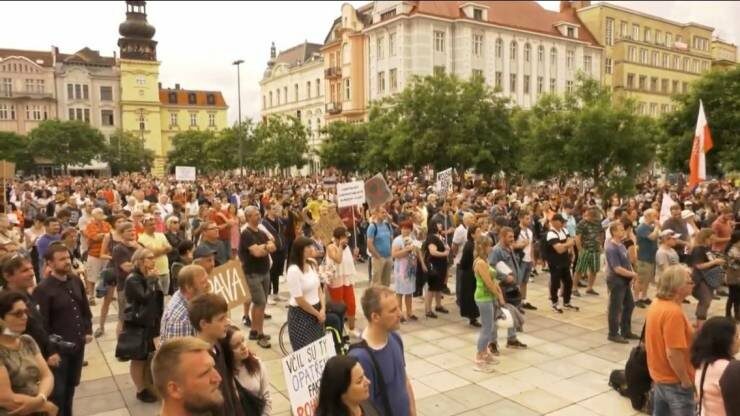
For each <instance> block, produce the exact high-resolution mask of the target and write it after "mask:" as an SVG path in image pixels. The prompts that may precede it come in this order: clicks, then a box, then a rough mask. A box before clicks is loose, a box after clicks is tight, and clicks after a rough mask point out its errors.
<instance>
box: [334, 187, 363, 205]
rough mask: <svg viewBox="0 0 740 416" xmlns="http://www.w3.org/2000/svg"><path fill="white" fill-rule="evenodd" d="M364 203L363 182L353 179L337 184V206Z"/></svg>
mask: <svg viewBox="0 0 740 416" xmlns="http://www.w3.org/2000/svg"><path fill="white" fill-rule="evenodd" d="M364 203H365V184H364V183H363V182H362V181H354V182H347V183H338V184H337V207H339V208H344V207H353V206H357V205H362V204H364Z"/></svg>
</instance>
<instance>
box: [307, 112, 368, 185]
mask: <svg viewBox="0 0 740 416" xmlns="http://www.w3.org/2000/svg"><path fill="white" fill-rule="evenodd" d="M322 134H325V135H326V138H325V139H324V141H323V142H322V143H321V147H320V148H319V152H318V153H319V158H320V159H321V164H322V165H323V166H333V167H335V168H337V169H339V170H340V171H341V172H342V173H350V172H355V171H358V170H360V169H361V162H362V159H363V156H364V155H365V148H366V141H367V125H365V124H364V123H362V124H359V123H358V124H354V123H347V122H344V121H336V122H334V123H330V124H329V125H328V126H326V127H325V128H323V129H322Z"/></svg>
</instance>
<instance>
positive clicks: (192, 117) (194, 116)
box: [190, 113, 198, 127]
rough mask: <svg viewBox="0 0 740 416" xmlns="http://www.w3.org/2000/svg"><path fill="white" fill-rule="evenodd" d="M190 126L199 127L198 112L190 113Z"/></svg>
mask: <svg viewBox="0 0 740 416" xmlns="http://www.w3.org/2000/svg"><path fill="white" fill-rule="evenodd" d="M190 127H198V113H190Z"/></svg>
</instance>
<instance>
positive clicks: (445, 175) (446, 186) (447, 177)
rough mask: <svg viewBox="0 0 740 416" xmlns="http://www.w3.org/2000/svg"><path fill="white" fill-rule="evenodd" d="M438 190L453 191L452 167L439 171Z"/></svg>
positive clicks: (442, 191) (443, 191)
mask: <svg viewBox="0 0 740 416" xmlns="http://www.w3.org/2000/svg"><path fill="white" fill-rule="evenodd" d="M437 190H438V192H440V193H443V194H446V193H448V192H451V191H452V168H449V169H446V170H443V171H442V172H437Z"/></svg>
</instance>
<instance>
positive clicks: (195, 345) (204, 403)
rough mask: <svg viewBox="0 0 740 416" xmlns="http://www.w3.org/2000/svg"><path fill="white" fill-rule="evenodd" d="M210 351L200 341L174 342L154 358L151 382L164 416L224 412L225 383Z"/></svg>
mask: <svg viewBox="0 0 740 416" xmlns="http://www.w3.org/2000/svg"><path fill="white" fill-rule="evenodd" d="M210 347H211V346H210V345H208V343H207V342H205V341H203V340H200V339H198V338H194V337H184V338H175V339H172V340H170V341H167V342H165V343H164V344H162V346H161V347H160V348H159V350H158V351H157V353H156V354H155V355H154V360H153V361H152V378H153V379H154V386H155V388H156V389H157V393H159V396H160V397H161V398H162V410H161V412H160V415H161V416H195V415H204V414H211V415H217V414H219V412H220V411H221V409H223V404H224V396H223V395H222V394H221V389H220V388H219V385H220V384H221V380H222V379H221V376H220V375H219V374H218V371H216V365H215V362H214V360H213V358H212V357H211V356H210V354H209V353H208V351H209V349H210Z"/></svg>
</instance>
